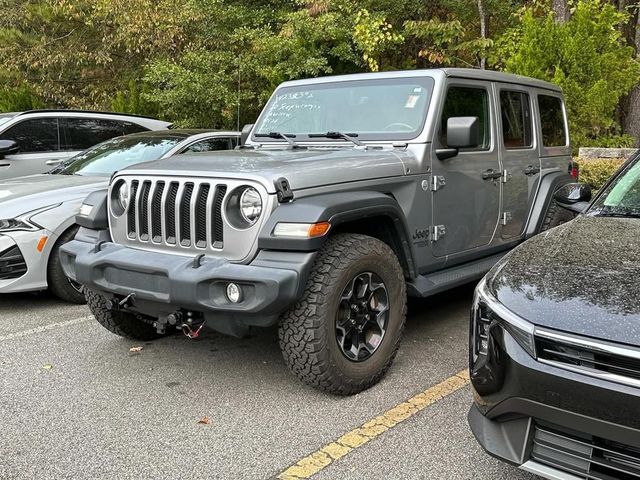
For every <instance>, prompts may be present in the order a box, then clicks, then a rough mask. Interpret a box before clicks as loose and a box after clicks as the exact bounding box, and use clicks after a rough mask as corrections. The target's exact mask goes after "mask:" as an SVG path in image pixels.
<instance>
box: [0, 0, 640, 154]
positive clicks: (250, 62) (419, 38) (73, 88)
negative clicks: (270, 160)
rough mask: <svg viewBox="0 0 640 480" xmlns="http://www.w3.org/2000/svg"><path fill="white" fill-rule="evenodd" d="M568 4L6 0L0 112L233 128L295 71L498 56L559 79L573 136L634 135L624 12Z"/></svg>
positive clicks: (478, 62) (518, 0)
mask: <svg viewBox="0 0 640 480" xmlns="http://www.w3.org/2000/svg"><path fill="white" fill-rule="evenodd" d="M565 3H566V2H565ZM628 4H631V5H632V6H631V7H629V8H628V9H627V12H635V10H633V9H634V8H637V7H634V6H633V5H635V4H633V3H630V2H626V3H625V5H628ZM569 5H573V6H574V8H573V13H572V15H571V18H570V19H569V20H568V21H567V22H564V23H562V22H556V21H554V19H556V20H557V17H553V15H552V11H551V6H552V0H508V1H505V0H480V1H478V0H476V1H472V0H427V1H425V0H286V1H285V0H0V10H1V11H2V15H1V16H0V80H1V81H2V82H3V85H4V87H3V88H2V89H0V110H7V109H9V108H12V109H16V108H19V109H22V108H33V107H37V106H45V105H46V106H50V107H71V108H98V109H114V110H117V111H129V112H134V113H143V114H150V115H157V116H160V117H163V118H165V119H167V120H171V121H174V122H175V123H176V125H180V126H192V127H195V126H198V127H220V128H234V127H236V125H238V124H242V123H245V122H251V121H253V120H255V117H256V115H257V114H258V112H259V110H260V109H261V107H262V106H263V105H264V103H265V102H266V100H267V99H268V97H269V95H270V94H271V92H272V91H273V89H274V88H275V86H276V85H278V84H279V83H280V82H282V81H285V80H290V79H297V78H303V77H313V76H319V75H334V74H343V73H355V72H362V71H383V70H396V69H415V68H431V67H441V66H465V67H474V68H479V67H481V66H483V65H485V62H486V59H489V65H490V66H491V67H492V68H498V69H506V70H508V71H514V72H517V73H522V74H525V75H531V76H535V77H538V78H543V79H546V80H550V81H553V82H556V83H558V84H560V85H561V86H562V87H563V88H564V89H565V93H566V95H567V101H568V104H569V109H570V118H571V125H572V127H573V132H574V141H575V142H577V143H594V142H601V143H605V142H606V143H611V144H615V143H621V142H622V143H624V142H625V141H627V139H626V138H625V137H621V136H620V134H621V133H622V132H621V131H620V126H619V122H618V119H617V117H616V115H615V113H616V106H617V105H618V103H619V99H620V97H621V96H622V95H623V94H625V93H626V92H628V91H629V89H630V88H632V87H633V86H634V85H635V84H637V83H638V76H639V75H640V73H639V72H638V66H637V63H636V62H635V60H633V58H632V57H633V52H632V51H631V49H630V48H629V47H628V46H627V44H626V43H625V38H623V36H622V35H621V34H620V33H619V32H620V31H621V30H622V29H623V26H624V25H625V22H628V13H625V12H624V11H623V12H622V13H620V12H618V11H617V10H616V8H614V7H613V6H611V4H609V3H605V1H604V0H600V1H599V0H574V2H573V3H572V2H569ZM627 25H629V24H628V23H627ZM626 36H627V37H628V36H629V35H626Z"/></svg>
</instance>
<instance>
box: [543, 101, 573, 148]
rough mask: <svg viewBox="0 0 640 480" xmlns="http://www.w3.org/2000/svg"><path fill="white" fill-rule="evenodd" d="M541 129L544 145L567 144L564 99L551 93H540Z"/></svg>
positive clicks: (558, 145)
mask: <svg viewBox="0 0 640 480" xmlns="http://www.w3.org/2000/svg"><path fill="white" fill-rule="evenodd" d="M538 110H539V111H540V129H541V131H542V145H543V146H544V147H564V146H566V145H567V131H566V127H565V123H564V110H563V108H562V99H560V98H559V97H552V96H550V95H538Z"/></svg>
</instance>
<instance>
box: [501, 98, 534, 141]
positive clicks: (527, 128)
mask: <svg viewBox="0 0 640 480" xmlns="http://www.w3.org/2000/svg"><path fill="white" fill-rule="evenodd" d="M500 116H501V118H502V140H503V142H504V146H505V148H506V149H507V150H509V149H515V148H529V147H532V146H533V138H532V135H531V131H532V128H531V105H530V102H529V95H527V94H526V93H524V92H513V91H511V92H510V91H504V90H503V91H502V92H500Z"/></svg>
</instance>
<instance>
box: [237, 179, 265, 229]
mask: <svg viewBox="0 0 640 480" xmlns="http://www.w3.org/2000/svg"><path fill="white" fill-rule="evenodd" d="M261 213H262V198H261V197H260V193H258V191H257V190H256V189H255V188H253V187H247V188H246V189H245V190H244V192H242V195H240V214H241V215H242V218H243V219H244V220H245V221H246V222H247V223H248V224H249V225H253V224H254V223H255V222H256V220H258V218H260V214H261Z"/></svg>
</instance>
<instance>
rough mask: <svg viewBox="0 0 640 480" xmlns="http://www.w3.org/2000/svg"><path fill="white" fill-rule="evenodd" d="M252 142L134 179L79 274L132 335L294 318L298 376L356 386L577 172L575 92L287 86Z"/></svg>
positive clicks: (409, 77) (523, 234)
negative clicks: (572, 118)
mask: <svg viewBox="0 0 640 480" xmlns="http://www.w3.org/2000/svg"><path fill="white" fill-rule="evenodd" d="M246 135H247V138H246V142H245V145H244V147H243V148H241V149H237V150H235V151H229V152H219V153H209V154H203V155H192V156H189V157H188V158H186V157H183V158H180V156H176V157H173V158H169V159H165V160H161V161H157V162H151V163H147V164H143V165H138V166H136V167H133V168H129V169H125V170H123V171H120V172H119V173H118V174H117V175H115V176H114V177H113V178H112V180H111V183H110V186H109V189H108V191H107V192H98V193H96V194H94V195H92V196H90V197H89V198H88V199H87V200H86V201H85V205H84V206H83V208H82V215H81V216H79V217H78V218H77V222H78V223H79V224H80V225H82V226H83V227H84V228H82V229H81V230H80V232H79V233H78V235H77V237H76V239H75V240H74V241H72V242H71V243H69V244H67V245H65V246H64V247H63V248H62V252H63V253H62V262H63V265H64V269H65V272H66V273H67V275H69V276H70V277H71V278H72V279H74V280H75V281H77V282H79V283H81V284H84V285H85V286H86V288H87V297H88V301H89V306H90V307H91V310H92V311H93V313H94V314H95V316H96V318H97V320H98V321H99V322H100V323H101V324H102V325H104V326H105V327H106V328H108V329H109V330H111V331H112V332H114V333H116V334H118V335H123V336H128V337H133V338H139V339H150V338H155V337H159V336H161V335H164V334H165V333H166V332H168V331H170V330H172V329H173V330H175V329H176V328H180V329H182V330H183V331H185V333H187V334H188V335H190V336H194V335H197V333H198V332H199V331H200V328H201V327H202V326H205V325H206V326H207V327H210V328H213V329H215V330H218V331H221V332H224V333H228V334H233V335H242V334H244V333H245V332H246V331H247V329H248V328H249V327H250V326H269V325H274V324H279V325H280V345H281V348H282V352H283V355H284V358H285V361H286V363H287V365H288V366H289V367H290V368H291V370H292V371H293V372H294V373H295V374H296V375H297V376H298V377H299V378H300V379H301V380H303V381H304V382H306V383H307V384H309V385H313V386H315V387H317V388H320V389H322V390H325V391H329V392H333V393H338V394H352V393H355V392H358V391H361V390H363V389H365V388H368V387H370V386H371V385H373V384H374V383H376V382H377V381H378V380H379V379H380V378H381V377H382V376H383V375H384V374H385V372H386V371H387V369H388V368H389V367H390V365H391V363H392V361H393V358H394V356H395V354H396V351H397V349H398V346H399V344H400V338H401V334H402V330H403V327H404V322H405V313H406V297H407V295H411V296H416V297H426V296H429V295H432V294H434V293H436V292H441V291H443V290H446V289H448V288H451V287H453V286H456V285H460V284H462V283H465V282H470V281H473V280H477V279H478V278H480V277H481V276H482V275H483V274H484V273H485V272H486V271H487V270H489V268H491V267H492V266H493V265H494V264H495V262H496V261H498V260H499V259H500V258H501V257H502V256H503V255H504V254H505V253H506V252H508V251H509V250H510V249H511V248H513V247H514V246H516V245H518V244H519V243H521V242H522V241H524V240H525V239H526V238H528V237H530V236H532V235H534V234H536V233H538V232H540V231H541V230H543V229H545V228H548V227H549V226H550V225H554V224H557V223H559V222H561V221H562V220H563V219H565V217H563V214H561V213H560V211H559V210H558V209H557V208H556V205H555V203H553V202H552V195H553V193H554V191H555V190H556V189H557V188H559V187H561V186H563V185H565V184H566V183H569V182H572V181H574V180H575V179H574V178H573V177H572V175H571V174H572V173H574V174H575V169H574V167H573V164H572V161H571V148H570V146H569V136H568V132H567V121H566V115H565V108H564V103H563V98H562V93H561V91H560V90H559V89H558V88H557V87H556V86H554V85H551V84H549V83H545V82H541V81H538V80H534V79H530V78H523V77H517V76H513V75H507V74H500V73H494V72H485V71H476V70H464V69H444V70H418V71H408V72H393V73H378V74H361V75H352V76H338V77H328V78H318V79H311V80H299V81H293V82H287V83H284V84H282V85H281V86H280V87H278V88H277V89H276V91H275V92H274V94H273V96H272V97H271V99H270V101H269V102H268V104H267V105H266V107H265V108H264V110H263V112H262V113H261V115H260V117H259V118H258V121H257V123H256V125H255V126H254V127H253V128H252V129H251V130H250V131H247V132H246ZM569 218H570V216H569Z"/></svg>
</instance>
